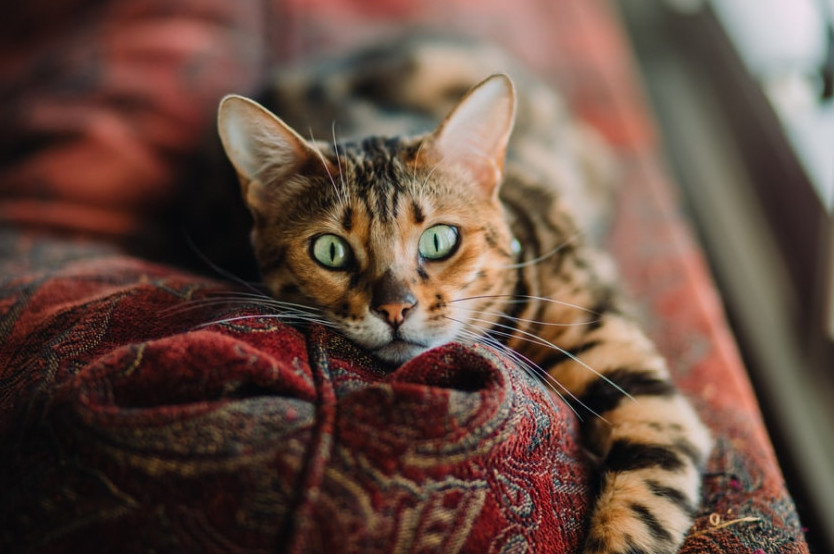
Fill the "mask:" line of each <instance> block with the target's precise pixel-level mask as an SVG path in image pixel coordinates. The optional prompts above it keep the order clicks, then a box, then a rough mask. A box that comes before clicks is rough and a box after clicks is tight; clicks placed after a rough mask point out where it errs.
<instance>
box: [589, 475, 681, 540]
mask: <svg viewBox="0 0 834 554" xmlns="http://www.w3.org/2000/svg"><path fill="white" fill-rule="evenodd" d="M640 473H641V472H639V471H638V472H629V473H618V474H613V473H609V474H607V475H606V476H605V477H604V478H603V480H604V481H605V482H604V485H603V489H602V494H601V495H600V497H599V499H598V500H597V505H596V508H595V511H594V514H593V516H592V518H591V528H590V531H589V534H588V537H587V539H586V541H585V547H584V549H583V552H584V553H585V554H614V553H619V554H624V553H628V554H640V553H643V554H674V553H675V552H677V551H678V549H679V548H680V545H681V543H682V542H683V539H684V536H685V535H686V532H687V531H688V530H689V528H690V527H691V525H692V520H693V513H694V511H695V509H694V507H693V500H692V497H693V496H694V495H693V494H692V493H691V492H690V493H689V494H687V493H686V492H684V490H685V489H687V488H690V489H692V488H695V487H693V485H696V483H697V481H696V476H695V475H694V473H695V472H694V471H690V472H688V473H689V475H686V473H687V472H683V474H678V475H675V476H674V478H672V479H669V477H670V476H669V475H665V476H664V475H662V474H661V475H658V476H646V475H640ZM664 477H665V479H664ZM664 481H671V482H666V483H664ZM676 481H677V483H676ZM681 481H689V483H688V485H689V486H681V485H682V483H681Z"/></svg>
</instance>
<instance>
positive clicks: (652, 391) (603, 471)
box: [548, 313, 711, 554]
mask: <svg viewBox="0 0 834 554" xmlns="http://www.w3.org/2000/svg"><path fill="white" fill-rule="evenodd" d="M570 334H573V335H575V336H574V337H571V338H572V340H571V341H570V343H568V344H565V343H564V342H563V341H560V343H561V344H560V346H563V347H564V348H565V349H566V351H567V352H569V353H570V354H569V355H563V356H560V358H559V360H558V361H555V360H554V362H555V363H552V364H551V365H550V367H549V368H548V369H549V371H550V373H551V374H552V375H553V376H554V377H556V378H557V379H558V380H559V382H560V383H562V384H563V385H565V386H566V387H567V388H568V389H569V390H570V391H571V393H572V394H574V395H575V396H576V399H577V401H576V402H575V403H576V405H577V409H578V410H585V411H586V412H587V411H589V410H590V411H592V412H593V413H591V414H590V415H588V416H587V417H585V423H584V427H583V431H584V434H585V441H586V444H587V446H588V448H590V449H591V450H592V451H594V452H595V453H596V454H598V455H599V459H600V464H601V465H600V469H599V494H598V496H597V498H596V501H595V505H594V507H593V511H592V515H591V520H590V530H589V534H588V538H587V540H586V543H585V549H584V552H586V553H588V554H590V553H613V552H630V553H637V552H645V553H651V554H659V553H665V552H670V553H671V552H676V551H677V550H678V548H679V546H680V545H681V543H682V541H683V538H684V535H685V534H686V532H687V530H688V529H689V528H690V526H691V524H692V519H693V516H694V512H695V510H696V509H697V505H698V500H699V496H700V494H699V493H700V482H701V470H702V467H703V464H704V463H705V461H706V457H707V455H708V453H709V450H710V446H711V439H710V436H709V432H708V431H707V429H706V428H705V427H704V425H703V424H702V423H701V422H700V420H699V418H698V416H697V415H696V413H695V410H694V409H693V408H692V406H691V405H690V404H689V402H688V401H687V400H686V399H685V398H684V397H683V396H682V395H681V394H680V393H679V392H678V391H677V390H676V389H675V387H674V386H673V384H672V383H671V381H670V379H669V374H668V371H667V369H666V365H665V362H664V360H663V359H662V358H661V357H660V356H659V355H658V354H657V352H656V351H655V349H654V346H653V345H652V344H651V342H650V341H649V340H648V339H647V338H646V337H645V335H644V334H643V332H642V331H641V330H640V329H639V328H638V326H637V325H636V324H634V323H633V322H631V321H630V320H628V319H626V318H624V317H622V316H620V315H618V314H613V313H608V314H600V319H599V320H598V321H597V322H596V323H595V324H594V325H593V326H590V328H589V329H586V330H585V331H584V332H577V333H569V335H570ZM566 338H567V337H566Z"/></svg>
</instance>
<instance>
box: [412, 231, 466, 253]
mask: <svg viewBox="0 0 834 554" xmlns="http://www.w3.org/2000/svg"><path fill="white" fill-rule="evenodd" d="M458 242H459V238H458V230H457V228H456V227H452V226H451V225H443V224H441V225H434V226H433V227H429V228H428V229H426V230H425V231H424V232H423V235H422V236H421V237H420V242H419V244H418V245H417V249H418V250H419V251H420V256H422V257H423V258H425V259H427V260H433V261H439V260H445V259H446V258H448V257H449V256H451V255H452V254H454V252H455V249H457V246H458Z"/></svg>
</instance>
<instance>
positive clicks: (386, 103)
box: [220, 41, 710, 553]
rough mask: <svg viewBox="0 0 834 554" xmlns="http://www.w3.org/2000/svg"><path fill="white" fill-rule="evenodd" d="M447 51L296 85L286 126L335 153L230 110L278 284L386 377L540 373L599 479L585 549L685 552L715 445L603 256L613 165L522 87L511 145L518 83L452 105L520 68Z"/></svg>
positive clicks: (411, 51) (258, 227)
mask: <svg viewBox="0 0 834 554" xmlns="http://www.w3.org/2000/svg"><path fill="white" fill-rule="evenodd" d="M437 44H438V43H431V42H425V41H423V42H411V43H407V44H406V46H405V47H404V49H401V50H398V51H393V52H392V51H388V50H378V51H374V53H371V54H369V53H365V54H363V55H361V56H358V57H356V58H354V59H352V60H350V61H349V62H348V63H343V64H342V65H339V66H334V67H331V68H329V69H324V70H322V69H321V68H317V69H307V70H300V71H299V72H296V73H290V74H289V75H288V76H285V77H284V84H283V85H281V87H279V88H278V90H277V91H273V92H272V93H271V96H272V98H273V99H274V100H276V102H274V103H275V104H276V105H277V106H279V108H278V111H279V115H281V116H287V117H286V119H287V120H289V122H291V124H292V125H293V126H295V128H296V129H298V130H299V131H300V132H305V131H306V129H307V128H308V127H309V128H310V129H312V133H313V134H314V136H315V137H316V138H319V139H321V138H326V139H327V140H325V141H322V142H317V141H313V140H307V139H305V138H302V137H301V136H300V135H299V134H297V133H296V132H295V131H293V130H292V129H291V128H290V126H288V125H286V124H285V123H283V122H281V121H279V120H277V119H275V118H274V117H273V116H271V115H270V114H269V113H268V112H266V111H264V110H263V108H261V107H260V106H258V105H257V104H255V103H253V102H251V101H248V100H246V99H243V98H241V97H230V98H227V99H226V100H224V102H223V103H222V104H221V109H220V133H221V137H222V138H223V142H224V146H225V148H226V151H227V153H228V155H229V157H230V159H231V160H232V162H233V164H234V165H235V168H236V169H237V172H238V175H239V177H240V180H241V183H242V185H243V191H244V198H245V200H246V203H247V205H248V207H249V208H250V211H251V212H252V214H253V219H254V229H253V235H252V238H253V246H254V248H255V252H256V257H257V258H258V262H259V265H260V269H261V273H262V276H263V280H264V283H265V285H266V286H267V288H268V289H269V290H270V292H271V293H272V294H273V295H274V296H275V297H276V298H278V299H280V300H284V301H287V302H292V303H297V304H300V305H304V306H307V307H309V309H310V310H312V311H314V312H315V314H317V317H323V318H324V319H326V320H327V321H329V322H330V323H331V324H332V325H334V326H335V327H336V328H337V329H338V330H340V331H341V332H342V333H344V334H345V335H346V336H347V337H349V338H350V339H352V340H353V341H354V342H356V343H357V344H359V345H360V346H362V347H364V348H365V349H367V350H368V351H369V352H371V353H373V354H374V355H375V356H376V357H378V358H379V359H381V360H383V361H385V362H387V363H389V364H399V363H402V362H404V361H406V360H408V359H410V358H412V357H414V356H416V355H419V354H420V353H421V352H423V351H425V350H427V349H429V348H432V347H434V346H438V345H440V344H444V343H447V342H451V341H462V342H481V343H483V344H487V345H491V346H494V347H496V348H504V346H509V347H510V348H511V349H512V350H507V351H506V352H507V354H508V355H509V356H510V357H513V358H514V359H515V361H516V362H517V363H519V364H520V365H526V366H528V367H532V366H533V364H535V365H537V366H538V367H540V368H542V369H544V370H545V371H546V372H547V373H548V374H549V376H550V377H548V378H547V380H546V382H548V383H550V385H551V386H552V387H555V389H556V390H557V392H559V393H561V394H562V396H563V397H564V398H565V399H566V400H567V401H568V402H569V403H571V404H573V405H574V406H575V407H576V409H577V410H578V412H579V413H580V414H581V415H582V416H583V418H584V421H585V423H584V428H583V431H584V432H585V440H586V444H587V445H588V447H589V449H590V450H591V451H593V452H594V453H595V454H596V455H597V456H598V457H599V460H600V463H601V466H600V493H599V497H598V499H597V501H596V506H595V509H594V512H593V516H592V520H591V529H590V531H589V536H588V540H587V542H586V551H587V552H646V553H649V552H651V553H655V552H673V551H675V550H676V549H677V547H678V546H679V544H680V542H681V541H682V537H683V535H684V533H685V532H686V531H687V529H688V528H689V526H690V524H691V519H692V515H693V512H694V510H695V509H696V506H697V501H698V496H699V483H700V478H699V469H700V466H701V465H702V464H703V463H704V461H705V457H706V455H707V453H708V450H709V444H710V440H709V436H708V433H707V432H706V430H705V428H704V427H703V426H702V425H701V423H700V422H699V420H698V418H697V416H696V415H695V413H694V411H693V410H692V408H691V407H690V406H689V404H688V403H687V402H686V401H685V399H684V398H683V397H682V396H680V395H679V394H678V393H677V392H676V391H675V389H674V387H673V386H672V384H671V383H670V381H669V376H668V372H667V370H666V366H665V363H664V361H663V359H662V358H661V357H660V356H659V355H658V354H657V352H656V350H655V349H654V347H653V345H652V344H651V342H650V341H649V340H648V339H647V338H646V337H645V335H644V334H643V332H642V331H641V330H640V329H639V327H638V326H637V325H636V324H635V323H634V322H633V321H632V320H631V319H629V318H628V317H626V316H625V315H623V313H622V308H621V305H620V300H619V298H618V297H619V295H618V293H617V288H618V287H617V285H616V280H615V278H614V276H613V274H612V272H611V271H610V270H609V267H610V263H609V261H608V259H607V258H606V257H605V256H603V255H601V254H600V253H599V252H598V251H597V250H596V248H595V247H593V246H592V245H591V244H590V243H589V242H590V241H589V240H588V236H589V235H591V234H594V233H596V232H598V229H599V228H600V227H601V222H602V221H603V220H604V217H603V215H604V213H605V207H604V206H605V200H604V198H605V197H606V195H605V191H606V186H605V185H604V184H603V183H602V181H603V180H602V179H600V176H602V175H604V174H605V172H606V165H607V164H606V163H605V162H604V161H602V162H600V163H596V164H595V163H594V161H595V160H601V159H604V151H603V150H601V149H600V148H599V145H598V144H597V143H596V142H595V141H594V140H593V139H591V138H589V135H587V133H586V132H585V131H583V130H582V128H581V127H578V126H576V125H574V124H573V123H571V122H570V121H569V119H568V118H567V116H566V114H565V112H564V110H563V108H562V107H561V104H560V103H559V102H558V99H557V98H556V97H555V96H553V95H552V94H551V93H549V92H547V91H546V89H543V88H542V87H541V85H539V84H538V83H536V82H535V81H534V80H532V79H529V78H528V77H526V76H522V77H521V79H520V81H521V86H520V87H519V88H521V87H524V88H523V89H522V94H521V95H520V100H521V101H520V102H519V103H518V104H519V108H518V111H519V112H520V113H519V114H518V115H519V117H518V119H519V120H520V122H521V125H519V126H516V130H515V135H514V137H513V139H512V141H510V140H509V137H510V132H511V130H512V128H513V122H514V120H515V119H516V92H515V89H514V87H513V85H512V82H511V81H510V80H509V79H508V78H507V77H506V76H504V75H496V76H494V77H492V78H490V79H488V80H486V81H484V82H483V83H482V84H481V85H479V86H478V87H477V88H475V89H474V90H473V91H471V92H470V93H468V94H467V95H466V96H465V98H464V99H463V100H462V101H460V103H458V104H457V105H455V102H456V100H457V99H459V98H460V96H461V95H463V93H464V92H465V90H466V89H467V88H468V87H469V86H470V85H472V84H475V83H476V82H477V79H476V78H475V75H476V74H477V75H478V77H479V78H480V77H483V76H486V75H487V74H488V73H487V70H489V71H495V70H496V69H498V70H500V69H505V68H506V65H505V64H506V63H507V60H506V58H503V57H502V55H500V54H498V53H496V52H494V51H492V50H489V49H477V48H476V47H473V46H471V45H469V44H464V43H460V44H458V43H448V42H443V43H441V45H440V46H438V45H437ZM383 52H386V53H383ZM280 106H283V109H282V108H280ZM450 109H451V110H452V111H451V114H450V115H449V116H447V117H446V118H445V119H443V120H442V123H441V124H440V126H439V127H438V128H437V129H436V130H434V131H429V132H427V133H426V134H418V135H410V134H396V135H395V134H391V133H392V131H394V129H393V128H392V127H398V129H397V130H396V133H403V132H408V131H409V130H410V129H409V128H408V127H415V126H416V127H423V129H424V130H428V129H431V127H429V126H427V125H426V122H427V121H430V120H431V119H435V124H436V122H437V120H439V119H440V118H442V115H439V114H442V113H443V112H446V111H448V110H450ZM285 110H286V111H285ZM302 114H303V115H302ZM334 121H335V122H336V123H335V127H332V125H334V123H333V122H334ZM379 129H382V132H383V133H385V134H386V135H388V136H390V137H393V138H380V136H379V135H377V134H376V133H377V132H378V131H379ZM337 133H338V134H337ZM345 134H350V135H355V136H365V137H366V138H363V139H357V140H348V141H345V142H341V141H339V140H337V139H338V138H339V137H340V136H343V135H345ZM508 141H509V144H508ZM531 362H532V363H531Z"/></svg>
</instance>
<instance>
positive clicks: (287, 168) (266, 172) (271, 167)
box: [217, 94, 318, 208]
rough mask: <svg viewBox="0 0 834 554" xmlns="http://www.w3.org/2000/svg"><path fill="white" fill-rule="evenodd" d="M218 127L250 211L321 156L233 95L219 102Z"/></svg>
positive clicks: (272, 118) (264, 111) (265, 112)
mask: <svg viewBox="0 0 834 554" xmlns="http://www.w3.org/2000/svg"><path fill="white" fill-rule="evenodd" d="M217 127H218V132H219V133H220V141H221V142H222V143H223V149H224V150H225V151H226V156H228V158H229V160H230V161H231V162H232V165H233V166H234V167H235V170H237V174H238V177H239V178H240V182H241V186H242V187H243V193H244V198H245V199H246V201H247V203H248V204H249V206H250V208H257V206H258V204H260V203H262V202H264V201H265V200H266V197H267V196H268V194H267V189H274V188H280V187H281V186H283V185H284V184H285V182H286V181H289V180H291V179H290V178H291V177H292V176H294V175H295V174H296V173H298V171H299V170H300V169H301V168H303V167H304V166H305V165H306V164H307V162H308V161H309V160H310V159H311V157H312V156H317V155H318V154H317V152H316V151H315V149H314V148H313V146H311V145H310V144H309V143H308V142H307V141H306V140H304V139H303V138H302V137H301V136H300V135H299V134H298V133H296V132H295V131H294V130H293V129H292V128H291V127H290V126H289V125H287V124H286V123H284V122H283V121H281V120H280V119H279V118H278V117H276V116H275V115H274V114H273V113H272V112H270V111H269V110H267V109H266V108H264V107H263V106H261V105H260V104H258V103H257V102H255V101H254V100H250V99H248V98H244V97H243V96H237V95H234V94H231V95H228V96H226V97H224V98H223V99H222V100H221V101H220V107H219V108H218V112H217Z"/></svg>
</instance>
